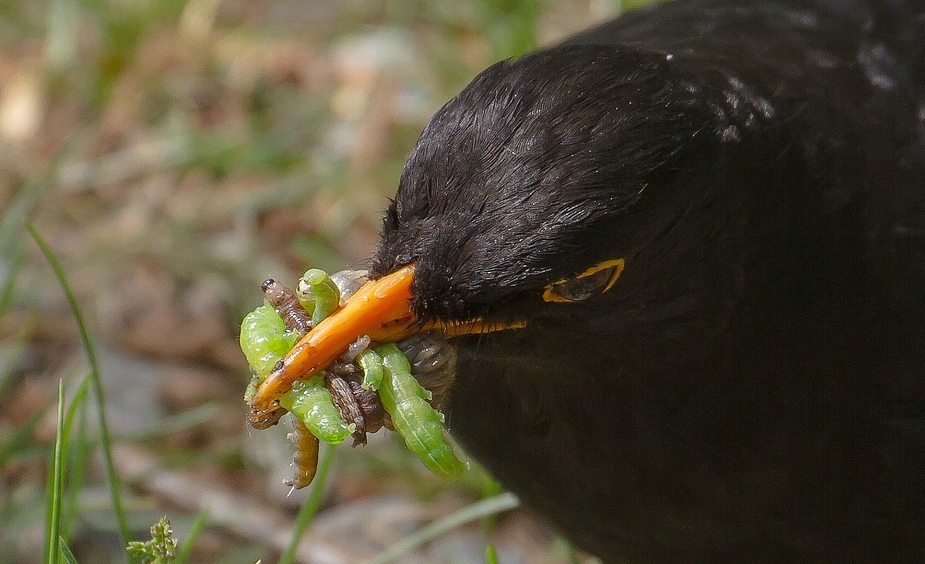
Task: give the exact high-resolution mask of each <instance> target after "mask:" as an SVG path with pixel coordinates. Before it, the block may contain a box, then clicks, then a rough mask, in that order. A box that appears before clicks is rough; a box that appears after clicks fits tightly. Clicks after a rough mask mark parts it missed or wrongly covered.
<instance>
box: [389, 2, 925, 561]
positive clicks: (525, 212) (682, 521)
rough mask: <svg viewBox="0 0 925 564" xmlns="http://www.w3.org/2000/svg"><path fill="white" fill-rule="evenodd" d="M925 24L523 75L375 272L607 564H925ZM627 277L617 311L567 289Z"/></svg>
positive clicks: (554, 59) (494, 102)
mask: <svg viewBox="0 0 925 564" xmlns="http://www.w3.org/2000/svg"><path fill="white" fill-rule="evenodd" d="M923 30H925V7H923V4H922V3H921V2H919V1H916V2H913V1H908V2H903V1H892V2H882V3H873V2H871V3H868V2H859V1H858V2H849V1H843V2H836V1H829V2H809V1H806V2H798V1H789V2H720V1H704V0H693V1H681V2H677V3H670V4H665V5H660V6H654V7H652V8H649V9H645V10H639V11H637V12H633V13H630V14H627V15H626V16H624V17H621V18H619V19H617V20H615V21H614V22H610V23H607V24H604V25H603V26H601V27H598V28H596V29H593V30H589V31H588V32H585V33H583V34H580V35H578V36H576V37H574V38H573V39H571V40H569V41H567V42H565V43H564V44H562V45H559V46H556V47H553V48H550V49H547V50H544V51H540V52H538V53H535V54H532V55H528V56H525V57H523V58H521V59H518V60H515V61H509V62H502V63H498V64H497V65H495V66H493V67H491V68H489V69H488V70H486V71H485V72H483V73H482V74H480V75H479V76H478V77H476V79H475V80H474V81H473V83H472V84H470V86H468V87H467V88H466V89H465V90H464V91H463V92H462V93H460V94H459V95H458V96H457V97H456V98H454V99H453V100H451V101H450V102H449V103H448V104H447V105H446V106H445V107H444V108H442V109H441V110H440V111H439V112H438V113H437V114H436V115H435V116H434V118H433V120H432V121H431V123H430V124H429V125H428V126H427V128H426V129H425V131H424V133H423V134H422V136H421V138H420V140H419V141H418V144H417V145H416V147H415V148H414V150H413V152H412V154H411V156H410V158H409V161H408V164H407V166H406V168H405V171H404V173H403V175H402V179H401V183H400V186H399V190H398V194H397V196H396V200H395V202H394V204H393V206H392V207H391V208H390V210H389V212H388V214H387V217H386V220H385V226H384V230H383V235H382V240H381V243H380V247H379V250H378V252H377V254H376V258H375V262H374V269H373V271H374V274H376V275H382V274H385V273H387V272H389V271H392V270H394V269H395V268H397V267H399V266H401V265H404V264H407V263H409V262H415V263H416V275H415V282H414V286H413V291H414V299H413V302H412V306H413V309H414V311H415V313H416V314H417V315H418V316H419V317H421V318H423V319H434V318H440V319H459V320H462V319H467V318H471V317H474V316H484V317H485V318H486V319H489V320H496V319H497V320H515V319H516V320H526V321H527V326H526V328H524V329H520V330H512V331H503V332H498V333H492V334H486V335H481V336H471V337H465V338H460V339H457V340H456V342H457V344H458V347H459V349H458V354H459V361H458V369H457V378H456V383H455V386H454V389H453V391H452V394H451V402H452V403H451V414H450V423H451V429H452V432H453V434H454V435H455V436H457V437H458V438H459V439H460V440H461V441H462V443H463V444H464V445H465V446H466V448H467V449H468V450H469V451H470V452H471V453H472V454H473V455H474V456H476V457H477V458H478V459H479V460H480V461H482V462H483V463H484V464H485V465H486V466H487V467H488V468H489V469H490V470H491V471H492V472H493V473H494V474H495V475H496V476H497V477H498V478H499V479H500V480H501V481H502V483H503V484H504V485H505V486H506V487H508V488H510V489H512V490H513V491H514V492H515V493H517V494H518V495H520V496H521V497H522V499H523V500H524V501H525V502H526V503H528V504H529V505H530V506H532V507H533V508H535V509H536V510H537V511H539V512H540V513H541V514H543V515H544V516H545V517H546V518H548V519H549V520H550V521H551V522H552V523H553V524H554V525H556V526H557V527H559V528H561V529H562V530H563V531H564V532H565V533H566V534H567V535H568V536H569V537H570V538H571V539H573V540H574V541H575V542H576V543H577V544H578V545H579V546H581V547H583V548H585V549H587V550H589V551H591V552H594V553H596V554H599V555H601V556H602V557H603V558H604V560H605V561H606V562H623V561H624V559H626V561H631V562H701V561H717V562H732V561H734V562H775V561H785V562H846V561H877V562H916V561H925V86H923V83H925V60H923V53H925V32H923ZM614 258H625V259H626V268H625V271H624V272H623V274H622V276H621V277H620V278H619V280H618V281H617V282H616V284H615V285H614V286H613V288H612V289H611V290H610V291H608V292H606V293H604V294H603V295H601V296H598V297H594V298H591V299H588V300H586V301H582V302H577V303H545V302H544V301H543V300H542V299H541V297H540V296H541V294H542V291H543V288H544V286H546V285H547V284H550V283H551V282H553V281H556V280H559V279H562V278H567V277H570V276H574V275H576V274H578V273H581V272H583V271H584V270H586V269H587V268H588V267H590V266H593V265H594V264H597V263H599V262H601V261H603V260H607V259H614Z"/></svg>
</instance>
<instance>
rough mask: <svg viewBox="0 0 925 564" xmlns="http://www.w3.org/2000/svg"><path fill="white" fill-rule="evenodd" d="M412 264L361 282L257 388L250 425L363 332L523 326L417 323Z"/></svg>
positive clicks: (267, 421)
mask: <svg viewBox="0 0 925 564" xmlns="http://www.w3.org/2000/svg"><path fill="white" fill-rule="evenodd" d="M413 280H414V265H413V264H412V265H408V266H405V267H403V268H400V269H399V270H396V271H395V272H393V273H391V274H388V275H386V276H384V277H382V278H380V279H379V280H375V281H370V282H367V283H366V284H364V285H363V286H362V287H361V288H360V289H359V290H357V292H356V293H355V294H354V295H353V296H351V298H350V299H349V300H347V302H346V303H345V304H344V305H343V307H341V308H340V309H338V310H336V311H335V312H334V313H332V314H331V315H330V316H328V317H327V318H326V319H325V320H324V321H322V322H321V323H319V324H318V325H317V326H316V327H315V328H314V329H312V330H311V331H309V332H308V334H306V335H305V336H304V337H302V339H301V340H299V342H298V343H296V345H295V347H293V348H292V350H291V351H289V353H288V354H287V355H286V356H285V358H283V360H282V361H280V363H279V364H277V366H276V368H274V369H273V371H272V372H271V373H270V374H269V375H268V376H267V378H266V380H264V381H263V383H261V384H260V387H259V388H257V393H256V394H255V395H254V402H253V403H252V404H251V417H250V420H251V425H252V426H253V427H255V428H258V429H261V428H265V427H268V426H270V425H272V424H273V423H275V422H276V420H277V419H278V417H274V414H275V413H276V412H278V411H279V410H280V409H281V408H280V407H279V398H280V396H282V395H283V394H285V393H286V392H288V391H289V389H290V388H292V384H293V382H295V381H296V380H299V379H304V378H308V377H309V376H311V375H313V374H315V373H317V372H319V371H321V370H324V369H325V368H327V367H328V366H329V365H331V363H333V362H334V361H335V360H337V359H338V357H340V356H341V355H342V354H344V352H345V351H346V350H347V347H349V346H350V345H351V344H352V343H354V342H355V341H356V340H357V339H358V338H359V337H361V336H363V335H369V336H370V338H371V340H372V341H373V342H377V343H387V342H394V341H400V340H402V339H405V338H407V337H410V336H411V335H413V334H415V333H423V332H427V331H443V333H444V334H445V335H447V336H449V337H455V336H460V335H469V334H473V333H487V332H491V331H499V330H502V329H514V328H518V327H523V326H524V325H525V324H524V323H514V324H506V325H500V324H490V323H486V322H485V321H483V320H482V319H478V318H477V319H473V320H471V321H465V322H450V323H448V322H434V323H428V324H425V325H423V326H419V325H418V324H417V323H416V321H417V320H416V319H415V317H414V314H413V313H412V312H411V309H410V306H411V283H412V281H413Z"/></svg>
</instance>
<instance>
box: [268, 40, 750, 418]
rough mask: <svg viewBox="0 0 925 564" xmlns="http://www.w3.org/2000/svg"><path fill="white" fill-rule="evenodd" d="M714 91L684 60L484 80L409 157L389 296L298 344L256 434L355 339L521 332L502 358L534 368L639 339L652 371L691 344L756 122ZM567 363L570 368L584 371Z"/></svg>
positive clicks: (380, 277)
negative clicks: (725, 186)
mask: <svg viewBox="0 0 925 564" xmlns="http://www.w3.org/2000/svg"><path fill="white" fill-rule="evenodd" d="M706 74H707V75H708V74H709V73H706ZM705 78H706V79H711V78H715V77H709V76H705V73H704V72H703V69H698V72H691V71H690V70H689V69H688V68H686V65H683V64H681V63H680V62H679V61H678V60H676V58H675V57H673V56H672V55H666V54H663V53H657V52H650V51H641V50H635V49H632V48H628V47H625V46H624V47H621V46H612V47H610V46H602V45H593V46H587V45H573V46H562V47H559V48H556V49H550V50H547V51H544V52H540V53H537V54H533V55H528V56H525V57H523V58H521V59H517V60H513V61H503V62H500V63H497V64H495V65H493V66H492V67H489V68H488V69H487V70H485V71H484V72H482V73H481V74H480V75H478V76H477V77H476V78H475V79H474V80H473V81H472V83H471V84H470V85H469V86H467V87H466V88H465V89H464V90H463V91H462V92H461V93H460V94H459V95H457V96H456V97H455V98H453V99H452V100H450V101H449V102H448V103H447V104H446V105H445V106H444V107H443V108H441V109H440V110H439V111H438V112H437V113H436V115H435V116H434V117H433V118H432V119H431V121H430V123H429V124H428V125H427V127H426V128H425V129H424V132H423V133H422V134H421V137H420V138H419V139H418V142H417V144H416V146H415V147H414V149H413V150H412V152H411V156H410V157H409V159H408V162H407V164H406V166H405V169H404V171H403V173H402V176H401V180H400V183H399V188H398V192H397V195H396V197H395V200H394V201H393V202H392V204H391V206H390V207H389V209H388V211H387V212H386V216H385V220H384V226H383V231H382V235H381V239H380V244H379V248H378V250H377V252H376V255H375V257H374V259H373V263H372V268H371V272H370V277H371V278H372V279H374V280H376V281H377V283H378V284H381V285H382V286H383V287H381V288H378V287H377V288H374V287H370V288H369V289H368V290H367V291H365V292H361V293H360V294H361V297H360V298H357V297H354V298H351V300H350V301H348V303H347V305H346V307H345V308H343V310H341V311H340V312H338V313H335V314H334V315H332V316H331V317H330V318H328V319H326V320H325V321H324V322H323V323H322V324H321V325H319V326H318V327H317V328H316V329H315V330H313V331H312V332H311V333H309V334H308V335H307V336H306V337H305V339H303V341H300V343H299V345H297V346H296V348H295V349H294V350H293V351H292V352H291V353H290V354H289V355H288V356H287V358H286V360H285V361H284V362H283V363H282V364H281V365H279V366H278V368H277V370H275V371H274V372H273V374H271V375H270V376H269V377H268V378H267V380H266V381H265V382H264V384H263V385H262V386H261V389H260V390H259V392H258V394H257V399H256V401H255V403H254V405H253V407H254V414H253V415H252V420H256V419H259V417H260V416H261V414H263V413H264V412H266V411H268V410H271V409H272V402H273V401H274V400H275V399H276V398H278V397H279V395H280V394H282V393H283V392H285V391H286V389H288V386H289V385H290V384H291V382H292V381H293V380H295V379H296V378H298V375H299V374H307V373H313V372H315V371H317V370H320V369H323V368H324V367H326V366H327V365H328V364H330V363H331V362H332V361H333V360H334V359H336V358H337V356H338V355H340V354H341V352H343V350H344V349H345V348H346V347H347V345H348V344H350V343H351V342H353V341H355V340H356V339H357V337H358V336H360V335H370V336H371V337H372V339H373V340H374V341H379V342H382V341H395V340H400V339H402V338H404V337H406V336H408V335H409V334H412V333H414V332H417V331H428V330H443V331H444V332H446V334H447V335H448V336H450V337H457V336H464V335H473V336H474V337H475V338H477V339H478V341H477V342H478V343H484V340H482V339H481V337H482V336H484V335H485V334H486V333H488V332H494V331H496V330H498V329H508V328H514V327H516V328H521V329H523V328H526V330H525V331H503V333H505V334H508V335H510V334H516V335H515V336H510V337H506V338H508V339H514V340H515V341H519V342H518V344H517V345H515V346H510V345H511V342H510V341H506V343H507V345H505V344H502V345H501V346H502V349H503V350H502V352H505V353H508V354H511V355H514V356H515V357H517V356H521V357H524V358H527V359H530V361H531V362H533V361H537V359H539V358H540V356H542V355H538V354H536V353H537V351H538V349H545V350H548V349H549V348H550V345H551V344H554V343H555V342H556V341H560V340H561V339H565V338H574V339H578V340H579V341H580V340H581V339H582V335H588V334H591V333H596V334H597V337H598V339H597V340H598V341H601V340H602V339H603V337H604V335H605V334H606V337H607V340H609V341H613V340H615V339H617V340H619V339H620V338H623V337H624V334H625V335H631V336H632V339H634V340H635V342H629V343H627V344H628V345H629V346H630V347H635V343H646V346H645V349H646V351H647V352H646V354H647V355H649V356H654V357H657V356H658V355H659V354H661V352H662V351H665V350H669V349H671V348H672V343H676V342H680V341H681V340H682V339H683V340H686V346H687V348H690V347H691V346H693V345H692V343H694V344H696V342H697V340H698V339H699V338H700V336H701V335H705V334H708V333H709V331H704V325H708V326H709V325H711V324H713V321H712V319H713V318H715V317H716V313H715V312H716V311H719V308H716V307H715V305H716V303H717V300H721V299H722V295H721V294H722V293H721V292H720V291H719V290H720V289H719V288H718V287H717V284H716V280H717V278H718V275H717V273H716V268H714V267H715V263H717V262H720V261H722V260H723V257H722V255H723V253H724V252H726V250H725V249H723V244H722V243H723V242H722V238H721V237H713V232H714V231H715V230H716V229H717V225H718V224H720V223H722V221H723V220H722V217H723V214H718V213H717V212H716V210H715V209H713V208H714V206H713V201H714V199H715V196H716V186H717V184H716V183H714V182H713V180H715V176H716V171H717V170H718V169H720V168H722V167H718V166H717V164H716V163H717V159H716V158H715V154H711V153H716V152H717V149H718V148H719V146H721V145H722V142H723V140H724V139H727V138H730V137H734V136H731V135H730V134H729V130H730V128H733V130H735V127H736V123H738V122H737V120H738V121H740V122H744V121H747V120H748V119H749V116H750V115H751V114H750V113H749V112H747V111H744V108H745V107H746V104H744V103H741V100H739V99H737V98H736V97H735V96H730V95H729V93H728V92H720V91H717V90H716V89H715V88H712V87H711V86H710V82H715V80H712V81H711V80H706V81H705ZM743 116H744V117H743ZM743 127H744V126H743ZM616 289H619V291H616ZM370 304H373V305H370ZM704 311H709V315H706V316H704V315H703V312H704ZM672 324H674V325H675V326H676V327H672V326H671V325H672ZM647 326H648V327H649V328H650V330H646V327H647ZM682 327H683V329H682ZM578 329H580V330H578ZM602 332H605V333H602ZM689 335H694V336H695V338H694V339H693V340H692V339H690V338H688V337H689ZM624 342H625V341H624ZM524 343H526V345H524ZM569 350H570V351H571V352H568V353H563V354H561V355H559V357H558V361H559V364H562V365H574V364H575V359H576V355H582V354H583V353H582V349H581V348H571V349H569ZM640 350H641V349H640ZM547 356H548V355H547ZM598 358H600V357H598Z"/></svg>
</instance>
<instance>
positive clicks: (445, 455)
mask: <svg viewBox="0 0 925 564" xmlns="http://www.w3.org/2000/svg"><path fill="white" fill-rule="evenodd" d="M376 352H377V353H379V355H380V356H382V363H383V367H384V368H385V375H384V377H383V378H382V384H381V385H380V387H379V398H380V399H381V400H382V405H383V407H385V410H386V411H387V412H388V413H389V415H390V416H391V418H392V425H394V427H395V430H396V431H398V433H399V434H400V435H401V436H402V438H403V439H404V440H405V446H407V447H408V449H409V450H411V452H413V453H414V454H416V455H417V456H418V458H420V459H421V462H423V463H424V465H425V466H427V468H429V469H430V470H431V471H432V472H434V473H435V474H437V475H438V476H440V477H442V478H444V479H447V480H451V479H454V478H457V477H459V475H460V474H462V473H463V472H465V471H466V464H465V463H463V462H462V461H461V460H459V459H458V458H456V453H454V452H453V447H452V445H450V443H449V442H447V440H446V438H445V437H444V436H443V427H442V426H441V424H442V423H443V415H442V414H441V413H439V412H438V411H436V410H435V409H434V408H433V407H431V405H430V404H429V403H427V400H428V399H430V392H428V391H427V390H425V389H424V388H423V387H421V385H420V384H419V383H418V381H417V380H415V378H414V376H412V375H411V365H410V364H409V363H408V359H407V358H406V357H405V355H404V353H402V352H401V350H400V349H399V348H398V347H397V346H395V345H394V344H387V345H382V346H380V347H377V348H376Z"/></svg>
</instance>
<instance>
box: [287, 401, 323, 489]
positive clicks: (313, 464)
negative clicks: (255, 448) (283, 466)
mask: <svg viewBox="0 0 925 564" xmlns="http://www.w3.org/2000/svg"><path fill="white" fill-rule="evenodd" d="M288 438H289V440H290V441H292V446H293V447H294V448H295V453H294V454H293V455H292V462H293V464H294V465H295V473H294V474H293V476H292V479H290V480H287V481H286V485H287V486H292V488H293V489H296V490H298V489H301V488H304V487H305V486H307V485H309V484H311V483H312V479H314V477H315V472H316V471H317V469H318V438H317V437H315V435H313V434H312V433H311V431H309V430H308V427H306V426H305V424H304V423H302V421H301V420H300V419H299V418H298V417H293V418H292V432H291V433H289V435H288Z"/></svg>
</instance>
